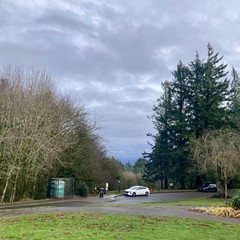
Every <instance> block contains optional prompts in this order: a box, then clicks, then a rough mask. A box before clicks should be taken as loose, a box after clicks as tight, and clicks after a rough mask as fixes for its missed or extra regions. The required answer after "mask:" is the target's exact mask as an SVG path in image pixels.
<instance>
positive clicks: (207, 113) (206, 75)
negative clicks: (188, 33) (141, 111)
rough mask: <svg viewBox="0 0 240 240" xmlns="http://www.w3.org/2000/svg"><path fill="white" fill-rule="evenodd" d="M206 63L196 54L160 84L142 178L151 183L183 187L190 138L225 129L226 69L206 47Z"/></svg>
mask: <svg viewBox="0 0 240 240" xmlns="http://www.w3.org/2000/svg"><path fill="white" fill-rule="evenodd" d="M207 49H208V52H207V53H208V55H207V60H206V61H204V60H201V59H200V57H199V55H198V54H196V57H195V59H194V61H192V62H191V63H190V64H189V66H188V67H187V66H185V65H184V64H183V63H182V62H181V61H180V62H179V64H178V65H177V68H176V70H174V71H173V72H172V74H173V79H172V81H170V82H165V83H164V84H163V90H164V92H163V95H162V96H161V97H160V98H159V99H158V101H157V103H158V104H157V105H156V106H155V107H154V109H153V111H154V115H153V124H154V126H155V128H156V130H157V135H156V136H154V144H153V146H152V152H151V153H149V154H145V157H147V159H148V160H149V162H148V164H147V168H146V169H147V170H146V174H145V177H146V176H147V177H148V178H149V179H151V176H154V177H153V178H152V179H151V180H153V179H156V178H159V179H161V178H163V176H164V177H167V178H169V177H171V178H172V180H175V182H177V183H178V184H179V186H180V187H181V188H184V187H185V183H186V180H187V174H188V170H189V169H190V168H191V167H192V166H191V162H190V161H189V158H190V157H189V154H188V143H189V138H190V136H191V135H192V134H195V136H196V137H198V136H200V135H201V133H202V132H203V131H204V130H205V129H219V128H221V127H224V126H226V125H227V116H226V106H227V105H226V104H227V102H228V101H229V100H228V95H229V81H228V79H227V78H226V76H227V71H226V67H227V65H225V64H223V63H222V58H223V57H219V54H218V53H214V50H213V48H212V46H211V45H210V44H208V46H207Z"/></svg>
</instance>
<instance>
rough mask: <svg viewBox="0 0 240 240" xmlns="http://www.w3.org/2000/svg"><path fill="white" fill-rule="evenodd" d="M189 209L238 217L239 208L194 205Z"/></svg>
mask: <svg viewBox="0 0 240 240" xmlns="http://www.w3.org/2000/svg"><path fill="white" fill-rule="evenodd" d="M191 210H192V211H197V212H202V213H207V214H211V215H215V216H221V217H232V218H240V210H234V209H233V208H231V207H196V208H192V209H191Z"/></svg>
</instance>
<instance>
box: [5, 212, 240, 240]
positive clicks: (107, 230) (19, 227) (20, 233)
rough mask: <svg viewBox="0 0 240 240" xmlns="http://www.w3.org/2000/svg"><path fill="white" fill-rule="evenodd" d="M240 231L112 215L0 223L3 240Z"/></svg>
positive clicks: (203, 235)
mask: <svg viewBox="0 0 240 240" xmlns="http://www.w3.org/2000/svg"><path fill="white" fill-rule="evenodd" d="M239 236H240V227H239V225H237V224H226V223H219V222H211V221H199V220H191V219H179V218H167V217H151V216H133V215H113V214H86V213H75V214H63V213H61V214H59V213H58V214H42V215H25V216H17V217H2V218H1V219H0V239H1V240H2V239H31V240H35V239H54V240H55V239H64V240H65V239H66V240H68V239H74V240H76V239H93V240H94V239H104V240H108V239H111V240H112V239H123V240H124V239H128V240H129V239H131V240H134V239H138V240H140V239H147V240H149V239H153V240H155V239H166V240H172V239H176V240H181V239H184V240H188V239H198V240H201V239H204V240H205V239H207V240H210V239H218V240H221V239H231V240H234V239H239Z"/></svg>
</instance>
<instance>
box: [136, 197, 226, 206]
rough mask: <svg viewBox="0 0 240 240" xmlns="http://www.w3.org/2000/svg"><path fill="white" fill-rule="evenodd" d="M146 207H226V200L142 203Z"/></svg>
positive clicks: (204, 199) (197, 199)
mask: <svg viewBox="0 0 240 240" xmlns="http://www.w3.org/2000/svg"><path fill="white" fill-rule="evenodd" d="M141 205H145V206H157V205H169V206H170V205H172V206H202V207H207V206H209V207H213V206H214V207H224V206H225V200H224V199H219V198H192V199H178V200H169V201H161V202H152V203H142V204H141Z"/></svg>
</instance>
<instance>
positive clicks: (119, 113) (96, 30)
mask: <svg viewBox="0 0 240 240" xmlns="http://www.w3.org/2000/svg"><path fill="white" fill-rule="evenodd" d="M239 27H240V1H239V0H228V1H226V0H201V1H193V0H38V1H37V0H1V1H0V62H1V63H2V64H9V63H11V64H16V65H21V66H24V67H29V66H35V67H38V68H40V69H45V70H46V71H47V72H48V73H50V74H51V76H52V78H53V80H54V81H56V84H57V86H58V88H59V89H60V90H61V91H62V92H64V93H66V94H67V95H70V96H72V97H73V98H74V99H76V100H77V101H79V102H81V103H83V104H84V105H85V109H86V110H87V111H88V112H89V113H91V114H92V115H94V116H96V118H97V119H98V120H99V121H100V125H101V126H102V128H101V130H100V133H101V135H102V136H103V138H104V139H105V146H106V149H107V152H108V155H109V156H114V157H115V158H117V159H119V160H121V161H123V162H127V161H130V162H134V161H135V160H136V159H137V158H139V157H141V156H142V153H143V152H144V151H150V147H149V145H148V143H147V141H151V139H150V138H149V137H147V136H146V134H147V133H148V132H151V133H154V129H153V124H152V122H151V120H150V119H148V118H147V116H148V115H152V114H153V111H152V108H153V105H154V104H155V103H156V100H157V98H159V96H160V95H161V82H163V81H164V80H167V79H171V78H172V75H171V71H172V70H173V69H175V68H176V65H177V63H178V62H179V61H180V60H182V61H183V63H185V64H188V63H189V62H190V61H192V60H193V59H194V57H195V54H196V51H198V52H199V54H200V57H201V58H203V59H204V58H206V52H207V44H208V43H211V44H212V46H213V48H214V49H215V51H216V52H219V53H220V55H223V56H224V58H223V61H224V63H226V64H228V67H229V69H231V68H232V66H234V67H235V68H236V70H239V67H240V54H239V53H240V31H239Z"/></svg>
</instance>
